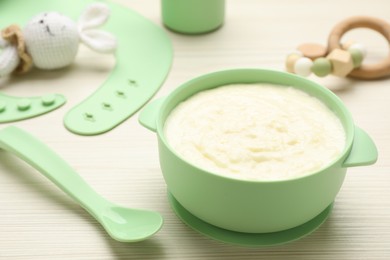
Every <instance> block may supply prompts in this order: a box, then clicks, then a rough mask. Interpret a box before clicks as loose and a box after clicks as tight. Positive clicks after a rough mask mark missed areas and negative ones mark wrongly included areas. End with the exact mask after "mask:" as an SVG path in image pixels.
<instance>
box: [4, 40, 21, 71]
mask: <svg viewBox="0 0 390 260" xmlns="http://www.w3.org/2000/svg"><path fill="white" fill-rule="evenodd" d="M0 57H1V58H0V77H4V76H6V75H9V74H11V73H12V72H13V71H14V70H15V69H16V67H17V66H18V65H19V61H20V60H19V56H18V50H17V49H16V47H15V46H13V45H11V44H9V43H8V42H7V41H6V40H4V39H3V38H2V37H1V36H0Z"/></svg>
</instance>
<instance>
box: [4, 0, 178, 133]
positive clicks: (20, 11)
mask: <svg viewBox="0 0 390 260" xmlns="http://www.w3.org/2000/svg"><path fill="white" fill-rule="evenodd" d="M94 2H96V1H94V0H56V1H52V0H37V1H21V0H2V1H0V17H1V20H0V30H1V29H2V28H4V27H6V26H8V25H10V24H14V23H15V24H19V25H21V26H23V25H24V24H26V22H27V21H28V20H29V19H30V18H31V17H33V16H35V15H36V14H38V13H42V12H44V11H58V12H60V13H63V14H65V15H67V16H69V17H71V18H72V19H73V20H75V21H77V20H78V17H79V16H80V14H81V12H82V11H83V10H84V9H85V8H86V7H87V6H88V5H89V4H91V3H94ZM99 2H102V3H105V4H107V5H108V6H109V8H110V10H111V15H110V18H109V20H108V21H107V24H106V25H104V26H103V29H104V30H107V31H109V32H111V33H112V34H113V35H115V36H116V38H117V41H118V49H117V51H116V54H115V57H116V64H115V67H114V68H113V70H112V71H111V73H110V75H109V76H108V78H107V80H106V81H105V82H104V83H103V84H102V85H101V86H100V87H99V88H98V89H97V90H96V91H95V92H94V93H92V94H91V95H90V96H89V97H87V98H86V99H85V100H84V101H82V102H81V103H80V104H78V105H76V106H75V107H73V108H72V109H71V110H70V111H68V112H67V113H66V115H65V117H64V124H65V127H66V128H67V129H68V130H69V131H71V132H73V133H76V134H79V135H98V134H102V133H105V132H107V131H109V130H111V129H113V128H115V127H116V126H117V125H119V124H121V123H122V122H123V121H125V120H126V119H127V118H129V117H130V116H131V115H133V114H134V113H135V112H136V111H137V110H138V109H140V108H141V107H142V106H143V105H144V104H145V103H146V102H147V101H148V100H149V99H151V98H152V97H153V95H154V94H155V93H156V92H157V91H158V90H159V89H160V87H161V85H162V83H163V82H164V81H165V78H166V76H167V74H168V73H169V70H170V68H171V64H172V56H173V50H172V45H171V41H170V39H169V37H168V35H167V34H166V32H165V31H164V30H163V29H161V28H160V27H159V26H157V25H155V24H154V23H152V22H151V21H149V20H147V19H146V18H144V17H143V16H141V15H140V14H138V13H137V12H135V11H133V10H131V9H129V8H127V7H124V6H122V5H119V4H115V3H112V1H108V0H100V1H99ZM21 6H23V8H21ZM76 59H77V57H76ZM79 87H80V88H82V87H83V86H79ZM0 116H1V115H0Z"/></svg>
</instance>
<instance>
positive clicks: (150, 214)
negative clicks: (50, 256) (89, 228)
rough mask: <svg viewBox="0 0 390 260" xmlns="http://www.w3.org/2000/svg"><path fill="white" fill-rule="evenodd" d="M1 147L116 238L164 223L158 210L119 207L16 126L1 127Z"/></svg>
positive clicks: (141, 234)
mask: <svg viewBox="0 0 390 260" xmlns="http://www.w3.org/2000/svg"><path fill="white" fill-rule="evenodd" d="M0 148H1V149H3V150H6V151H8V152H11V153H13V154H15V155H16V156H18V157H19V158H21V159H22V160H24V161H25V162H27V163H28V164H30V165H31V166H33V167H34V168H35V169H37V170H38V171H39V172H40V173H42V174H43V175H45V176H46V177H47V178H48V179H49V180H51V181H52V182H53V183H54V184H56V185H57V186H58V187H59V188H60V189H62V190H63V191H64V192H65V193H67V194H68V195H69V196H70V197H72V198H73V199H74V200H75V201H76V202H78V203H79V204H80V205H81V206H82V207H83V208H85V209H86V210H87V211H88V212H89V213H90V214H91V215H92V216H93V217H94V218H95V219H96V220H97V221H98V222H99V223H101V224H102V226H103V227H104V228H105V230H106V231H107V233H108V234H109V235H110V236H111V237H112V238H113V239H115V240H118V241H121V242H138V241H142V240H145V239H147V238H149V237H151V236H152V235H154V234H155V233H156V232H157V231H159V230H160V228H161V226H162V224H163V218H162V216H161V215H160V214H159V213H157V212H154V211H149V210H143V209H131V208H125V207H120V206H118V205H115V204H113V203H111V202H109V201H107V200H106V199H104V198H103V197H101V196H100V195H99V194H98V193H96V192H95V191H94V190H93V189H92V188H91V187H90V186H89V185H88V184H87V183H86V182H85V181H84V180H83V179H82V178H81V177H80V176H79V175H78V174H77V173H76V172H75V171H74V170H73V169H72V168H71V167H70V166H69V165H68V164H67V163H66V162H65V161H64V160H63V159H62V158H60V157H59V156H58V155H57V154H55V153H54V152H53V151H52V150H51V149H50V148H49V147H47V146H46V145H45V144H44V143H42V142H40V141H39V140H37V139H36V138H34V137H33V136H31V135H30V134H28V133H27V132H25V131H23V130H21V129H19V128H17V127H14V126H9V127H6V128H4V129H2V130H0Z"/></svg>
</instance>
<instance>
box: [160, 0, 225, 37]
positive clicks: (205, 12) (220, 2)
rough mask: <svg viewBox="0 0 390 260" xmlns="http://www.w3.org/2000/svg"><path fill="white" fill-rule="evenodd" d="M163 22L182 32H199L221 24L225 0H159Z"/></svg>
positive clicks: (215, 27) (204, 31) (214, 28)
mask: <svg viewBox="0 0 390 260" xmlns="http://www.w3.org/2000/svg"><path fill="white" fill-rule="evenodd" d="M161 12H162V19H163V23H164V25H165V26H166V27H168V28H169V29H171V30H173V31H175V32H179V33H184V34H201V33H207V32H210V31H214V30H216V29H218V28H219V27H221V26H222V24H223V21H224V18H225V0H161Z"/></svg>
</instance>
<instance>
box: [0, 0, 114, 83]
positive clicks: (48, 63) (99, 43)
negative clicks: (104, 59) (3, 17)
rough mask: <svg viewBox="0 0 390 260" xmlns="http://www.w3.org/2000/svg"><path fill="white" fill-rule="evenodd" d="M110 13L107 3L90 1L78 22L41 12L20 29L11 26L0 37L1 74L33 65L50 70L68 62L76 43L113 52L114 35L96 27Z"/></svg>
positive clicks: (102, 51) (73, 53)
mask: <svg viewBox="0 0 390 260" xmlns="http://www.w3.org/2000/svg"><path fill="white" fill-rule="evenodd" d="M109 15H110V9H109V8H108V6H106V5H105V4H102V3H95V4H91V5H90V6H88V7H87V8H86V10H85V11H84V12H83V13H82V15H81V16H80V18H79V20H78V22H77V23H76V22H74V21H73V20H71V19H70V18H68V17H66V16H64V15H62V14H60V13H57V12H47V13H41V14H39V15H37V16H35V17H34V18H32V19H31V20H30V21H29V22H28V23H27V25H26V26H25V27H24V29H23V31H22V30H20V28H19V27H18V26H17V25H11V26H9V27H7V28H6V29H4V30H3V31H2V34H1V36H2V37H0V77H2V76H6V75H9V74H11V73H12V72H26V71H28V70H29V69H30V67H31V66H32V65H35V67H37V68H39V69H44V70H53V69H59V68H63V67H66V66H68V65H69V64H71V63H72V62H73V61H74V59H75V57H76V54H77V51H78V48H79V43H80V42H81V43H83V44H85V45H86V46H88V47H89V48H91V49H92V50H95V51H96V52H99V53H113V52H114V51H115V49H116V46H117V43H116V39H115V37H114V36H113V35H112V34H111V33H108V32H106V31H103V30H98V29H96V28H97V27H99V26H101V25H103V24H104V23H105V22H106V21H107V19H108V17H109Z"/></svg>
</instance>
